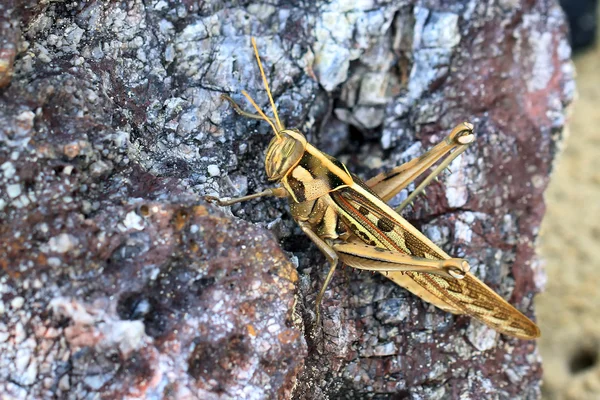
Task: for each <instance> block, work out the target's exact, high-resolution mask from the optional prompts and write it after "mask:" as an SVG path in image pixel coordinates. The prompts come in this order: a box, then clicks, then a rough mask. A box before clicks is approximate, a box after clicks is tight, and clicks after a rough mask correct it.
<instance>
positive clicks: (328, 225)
mask: <svg viewBox="0 0 600 400" xmlns="http://www.w3.org/2000/svg"><path fill="white" fill-rule="evenodd" d="M252 45H253V47H254V52H255V55H256V60H257V62H258V66H259V68H260V73H261V76H262V79H263V82H264V85H265V89H266V91H267V95H268V97H269V101H270V103H271V107H272V109H273V116H274V119H271V118H269V117H267V116H266V115H265V113H264V112H263V111H262V110H261V109H260V107H258V105H257V104H256V103H255V102H254V100H252V98H251V97H250V95H248V93H247V92H246V91H242V94H243V95H244V96H245V97H246V98H247V99H248V101H249V102H250V103H251V104H252V105H253V106H254V108H255V109H256V111H257V112H258V114H252V113H248V112H245V111H243V110H242V109H241V108H240V106H239V105H237V104H236V103H235V102H234V101H233V99H231V98H230V97H228V96H226V95H223V98H224V99H226V100H227V101H229V102H230V103H231V105H232V106H233V108H234V109H235V110H236V112H237V113H239V114H240V115H242V116H245V117H248V118H253V119H262V120H265V121H267V122H268V123H269V124H270V125H271V127H272V128H273V132H274V133H275V137H274V138H273V139H272V140H271V143H270V144H269V147H268V149H267V154H266V159H265V168H266V173H267V176H268V178H269V180H270V181H274V182H277V183H279V185H278V186H277V187H275V188H272V189H267V190H264V191H262V192H260V193H255V194H252V195H249V196H243V197H239V198H235V199H230V200H221V199H218V198H215V197H207V199H208V200H209V201H215V202H217V203H218V204H219V205H221V206H228V205H231V204H235V203H238V202H242V201H246V200H251V199H256V198H259V197H265V196H276V197H287V198H288V201H289V203H290V210H291V213H292V216H293V218H294V220H296V222H297V223H298V225H299V226H300V228H301V229H302V231H303V232H304V233H305V234H306V235H307V236H308V237H309V238H310V239H311V240H312V241H313V243H315V244H316V245H317V247H318V248H319V250H321V252H323V254H324V255H325V257H326V258H327V260H328V261H329V263H330V269H329V272H328V274H327V277H326V278H325V282H324V284H323V287H322V288H321V290H320V292H319V294H318V295H317V299H316V313H317V322H316V323H317V325H318V324H319V321H320V312H319V310H320V303H321V300H322V298H323V295H324V293H325V289H326V288H327V285H328V284H329V282H330V281H331V278H332V276H333V273H334V271H335V269H336V267H337V265H338V264H339V262H340V261H341V262H343V263H344V264H346V265H349V266H351V267H354V268H357V269H360V270H369V271H378V272H380V273H382V274H384V275H385V276H386V277H387V278H389V279H391V280H392V281H394V282H395V283H396V284H398V285H400V286H402V287H404V288H406V289H408V290H409V291H411V292H412V293H414V294H416V295H417V296H419V297H421V298H422V299H423V300H425V301H427V302H429V303H432V304H434V305H435V306H437V307H439V308H441V309H442V310H444V311H448V312H451V313H454V314H467V315H470V316H472V317H474V318H477V319H478V320H480V321H481V322H483V323H485V324H487V325H488V326H490V327H492V328H494V329H495V330H497V331H498V332H501V333H504V334H507V335H511V336H515V337H518V338H521V339H533V338H536V337H538V336H539V335H540V330H539V328H538V327H537V326H536V325H535V323H533V322H532V321H531V320H530V319H529V318H527V317H526V316H525V315H523V314H522V313H520V312H519V311H518V310H517V309H516V308H514V307H513V306H512V305H510V304H509V303H508V302H506V301H505V300H504V299H503V298H502V297H500V296H499V295H498V294H496V293H495V292H494V291H492V290H491V289H490V288H489V287H488V286H486V285H485V284H484V283H483V282H481V281H480V280H479V279H477V278H476V277H475V276H474V275H473V274H471V273H470V272H469V269H470V267H469V264H468V262H467V261H466V260H464V259H460V258H451V257H450V256H449V255H448V254H446V253H445V252H444V251H443V250H442V249H440V248H439V247H438V246H436V245H435V244H434V243H433V242H432V241H431V240H429V239H428V238H427V237H426V236H425V235H423V234H422V233H421V232H420V231H418V230H417V229H416V228H415V227H414V226H412V225H411V224H410V223H408V222H407V221H406V220H405V219H404V218H402V217H401V216H400V215H399V212H400V211H401V210H402V209H403V208H404V207H406V206H407V205H408V204H410V202H411V201H412V200H413V199H414V197H415V196H416V195H417V194H419V192H421V191H423V189H424V187H425V186H426V185H427V184H428V183H429V182H431V180H433V179H434V178H435V177H436V176H437V175H438V174H439V173H440V172H441V171H443V170H444V169H445V168H446V167H447V166H448V165H449V164H450V163H451V162H452V160H454V159H455V158H456V157H458V156H459V155H460V154H461V153H462V152H464V151H465V150H466V149H467V147H468V146H469V144H470V143H472V142H473V141H474V140H475V135H474V134H473V125H471V124H469V123H466V122H465V123H462V124H459V125H458V126H457V127H455V128H454V129H453V130H452V132H450V134H449V135H448V136H447V137H446V138H445V139H444V140H443V141H442V142H441V143H439V144H438V145H436V146H435V147H433V148H432V149H431V150H429V151H427V152H426V153H425V154H423V155H422V156H421V157H418V158H415V159H413V160H411V161H409V162H407V163H405V164H403V165H401V166H399V167H396V168H394V169H393V170H391V171H390V172H388V173H382V174H379V175H377V176H376V177H374V178H372V179H369V180H368V181H366V182H364V181H362V180H361V179H360V178H358V177H357V176H356V175H354V174H352V173H350V172H349V171H348V168H346V166H345V165H344V164H342V163H341V162H340V161H338V160H337V159H335V158H333V157H331V156H329V155H327V154H325V153H323V152H321V151H320V150H318V149H317V148H315V147H314V146H312V145H311V144H310V143H308V142H307V140H306V138H305V137H304V135H303V134H302V133H300V131H298V130H297V129H286V128H285V127H284V126H283V124H282V123H281V121H280V120H279V116H278V114H277V110H276V107H275V103H274V101H273V97H272V95H271V91H270V89H269V83H268V82H267V79H266V76H265V73H264V70H263V67H262V63H261V60H260V56H259V54H258V49H257V47H256V42H255V41H254V39H252ZM446 155H447V157H446V159H444V160H443V161H442V162H441V163H440V164H439V165H438V166H437V167H436V168H434V170H433V171H432V172H431V173H430V175H428V176H427V177H426V178H425V179H424V180H423V182H422V183H421V184H420V185H419V186H418V187H417V188H416V189H415V190H414V191H413V193H411V195H410V196H409V197H408V198H407V199H406V200H405V201H404V202H403V203H402V204H401V205H400V206H399V207H397V208H396V209H395V210H394V209H392V208H391V207H390V206H389V205H387V204H386V201H389V200H390V199H392V198H393V197H394V196H395V195H396V194H397V193H399V192H400V191H401V190H402V189H404V188H405V187H407V186H408V185H409V184H410V183H411V182H413V181H414V180H415V178H416V177H417V176H419V175H421V174H423V173H424V172H425V171H427V170H428V169H429V168H430V167H432V166H433V165H434V164H436V163H437V162H438V161H440V160H442V159H443V158H444V157H445V156H446Z"/></svg>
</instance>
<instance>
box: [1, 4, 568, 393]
mask: <svg viewBox="0 0 600 400" xmlns="http://www.w3.org/2000/svg"><path fill="white" fill-rule="evenodd" d="M15 3H16V2H14V3H13V2H8V3H7V4H4V5H0V166H1V169H2V171H1V174H0V221H2V222H3V223H2V224H0V267H1V268H2V271H3V272H4V276H3V277H2V278H1V280H0V294H1V296H2V297H1V299H0V300H1V301H0V307H2V308H1V310H3V311H2V312H3V314H2V316H3V323H5V324H6V329H4V327H2V326H0V338H1V337H2V335H3V332H6V334H8V335H9V338H8V339H6V340H4V341H1V343H0V354H1V356H0V397H11V398H17V399H19V398H26V397H27V398H49V397H56V398H63V397H97V396H100V397H103V398H123V397H130V398H135V397H137V398H149V397H152V398H195V397H199V398H207V399H212V398H240V399H262V398H265V399H266V398H269V399H270V398H292V397H293V398H297V399H320V398H362V397H377V396H379V398H392V397H399V398H415V399H416V398H445V396H448V395H449V393H452V396H455V397H465V398H467V397H468V398H490V397H491V398H493V397H500V398H511V399H530V398H535V397H539V384H540V378H541V368H540V361H539V357H538V356H537V353H536V351H537V350H536V345H535V343H533V342H525V341H519V340H516V339H510V338H506V337H503V336H499V338H497V340H496V338H491V336H492V335H490V334H489V333H488V332H486V331H482V330H481V329H480V328H478V327H471V320H470V319H469V318H468V317H455V316H452V315H450V314H447V313H444V312H442V311H440V310H437V309H435V308H433V307H431V306H429V305H427V304H425V303H423V302H422V301H421V300H419V299H417V298H416V297H414V296H412V295H410V294H408V293H407V292H406V291H404V290H403V289H401V288H398V287H396V286H394V285H393V284H392V283H391V282H388V281H387V280H386V279H385V278H384V277H383V276H379V275H374V276H371V275H370V274H362V275H359V274H357V273H354V272H353V271H349V270H345V271H341V272H338V273H337V275H336V276H335V277H334V280H333V282H332V284H331V285H330V287H329V289H328V291H327V293H326V297H325V299H324V303H323V330H322V331H320V330H314V329H313V327H312V323H313V321H314V312H313V308H314V298H315V296H316V293H317V292H318V290H319V288H320V286H319V285H320V284H321V282H322V281H323V279H324V276H325V273H326V271H327V266H326V263H325V261H324V258H323V257H322V256H321V254H320V253H319V252H318V251H317V250H316V249H315V248H314V246H312V245H311V244H310V242H309V241H308V239H307V238H306V237H305V236H304V235H302V234H301V232H300V230H299V229H298V228H297V226H295V225H294V223H293V221H292V220H291V217H290V215H289V213H288V210H287V206H286V204H285V201H283V200H281V199H265V200H262V201H254V202H249V203H245V204H239V205H235V206H233V207H232V208H231V211H232V212H233V213H234V214H235V215H236V217H234V216H232V215H231V214H230V213H229V212H225V211H223V210H219V209H218V208H217V207H213V206H208V205H206V204H204V203H202V202H201V200H200V198H201V197H200V196H201V195H206V194H219V195H221V196H237V195H239V194H240V192H241V193H245V192H246V191H247V192H248V193H254V192H257V191H260V190H263V189H264V188H266V187H268V186H269V182H268V180H267V179H266V176H265V172H264V165H263V162H264V161H263V160H264V157H263V153H264V151H265V150H266V147H267V145H268V143H269V141H270V139H271V136H272V133H271V131H270V127H269V126H268V124H266V123H264V122H258V121H252V120H247V119H244V118H241V117H239V116H237V115H235V113H234V112H232V110H231V108H230V107H229V106H228V105H227V104H226V103H225V102H224V101H223V100H222V99H221V98H220V95H221V94H222V93H228V94H230V95H231V96H233V97H234V99H235V100H236V101H239V102H240V104H242V105H243V107H244V108H245V109H247V110H251V108H250V107H249V106H248V105H247V103H246V102H245V101H244V102H242V100H243V97H242V96H241V90H246V91H247V92H249V93H250V94H251V96H252V97H253V98H254V99H255V100H256V102H257V103H258V104H259V105H260V106H261V107H263V108H264V109H265V111H267V110H268V109H269V107H268V99H267V96H266V94H265V92H264V89H263V83H262V80H261V78H260V76H259V74H258V69H257V67H256V66H255V61H254V54H253V51H252V49H251V47H250V43H249V35H255V36H257V43H258V47H259V51H260V53H261V56H262V58H263V62H264V64H265V71H266V73H267V76H268V79H269V83H270V85H271V89H272V90H273V94H274V97H275V99H276V103H277V106H278V110H279V112H280V117H281V120H282V121H283V122H284V124H285V125H286V126H288V127H294V126H296V127H298V128H299V129H301V130H302V131H303V132H306V133H307V136H308V138H309V140H310V141H311V142H312V143H314V144H315V145H316V146H318V147H320V146H321V145H324V146H325V147H326V148H327V149H328V150H330V151H332V152H333V153H334V154H333V155H335V156H336V157H339V158H340V159H342V160H344V161H345V162H346V163H347V164H348V166H349V168H350V169H351V170H352V171H353V172H356V173H360V174H363V175H364V176H365V177H368V176H372V175H374V174H376V173H377V172H379V171H381V170H382V169H384V168H385V169H387V168H391V167H393V166H395V165H398V164H399V163H400V162H403V161H407V160H408V159H409V158H411V157H414V156H418V155H419V154H421V152H422V151H424V150H425V149H427V148H429V147H431V146H432V145H433V144H434V143H435V142H437V141H439V140H441V139H442V138H443V137H444V135H445V134H446V133H447V132H448V130H449V129H450V128H451V127H452V126H454V125H455V124H457V123H459V122H462V121H463V120H469V121H470V122H473V123H474V124H475V126H476V132H477V135H478V139H477V142H476V144H475V145H473V146H472V148H471V149H469V150H468V151H467V152H466V153H465V154H464V156H462V157H461V158H460V159H458V160H456V162H455V163H453V168H454V169H455V170H454V171H453V173H452V174H449V175H446V176H443V177H442V178H441V181H440V183H434V184H432V185H431V187H430V188H429V190H428V196H427V197H426V198H423V197H421V198H419V199H417V201H416V202H415V205H414V208H412V209H410V210H408V211H407V217H408V218H409V219H410V220H411V221H413V222H414V223H415V225H416V226H417V227H418V228H421V229H422V230H423V231H425V232H430V233H431V234H432V235H433V236H435V239H436V241H437V242H438V243H439V244H440V245H442V246H443V247H444V248H445V249H446V250H447V251H448V252H449V253H450V254H452V255H456V256H460V257H466V258H467V259H468V260H469V261H470V262H471V264H472V265H473V266H474V271H475V273H476V274H477V275H478V276H479V277H481V278H482V279H485V281H486V282H487V283H488V284H489V285H490V286H492V287H493V288H494V289H495V290H497V291H498V292H499V293H500V294H501V295H503V296H504V297H506V298H509V299H510V300H511V302H512V303H513V304H515V305H516V306H517V307H518V308H520V309H522V310H524V311H525V312H527V313H528V314H529V315H532V309H531V307H532V303H531V299H532V296H533V294H534V293H535V292H537V291H539V290H540V289H541V286H542V282H541V281H540V279H541V278H539V277H540V276H541V275H540V274H535V273H534V271H533V269H532V265H534V264H535V251H534V242H535V238H536V235H537V232H538V227H539V223H540V219H541V217H542V215H543V211H544V204H543V198H542V194H543V191H544V189H545V187H546V185H547V181H548V176H549V174H550V171H551V165H552V161H553V157H554V155H555V154H556V152H557V151H558V150H557V149H558V144H559V142H560V138H561V137H562V134H563V127H564V112H565V108H566V107H567V105H568V104H569V102H570V101H571V99H572V96H573V90H574V87H573V77H572V73H573V71H572V68H571V64H570V61H569V56H570V54H569V47H568V43H567V41H566V38H565V29H564V28H565V25H564V20H563V17H562V14H561V12H560V9H559V8H558V7H557V6H556V5H555V4H554V2H551V1H549V0H538V1H534V2H529V3H527V4H516V3H510V2H501V3H499V4H498V3H497V2H492V1H484V2H478V1H470V2H466V3H465V2H462V3H456V4H447V3H444V4H438V3H435V2H434V3H427V6H425V5H423V4H421V3H418V4H417V2H414V1H408V0H406V1H395V2H393V1H385V0H384V1H363V2H360V3H359V4H354V3H353V2H347V1H332V2H322V3H320V4H315V5H309V6H306V7H304V6H303V7H296V6H293V5H290V4H288V3H286V4H281V5H278V6H275V5H249V6H247V7H244V6H240V5H239V4H238V3H237V2H231V3H229V2H228V3H222V2H219V1H208V2H203V3H190V2H179V1H173V2H164V1H157V2H154V3H148V2H142V1H138V0H134V1H132V2H125V3H123V2H120V3H118V2H117V3H114V2H113V3H107V2H99V1H94V0H91V1H88V2H83V3H81V2H75V3H63V2H40V3H36V2H34V1H33V0H28V1H27V2H26V4H19V5H18V6H17V5H16V4H15ZM11 52H12V53H11ZM13 53H14V54H13ZM268 112H269V111H268ZM329 117H331V119H330V118H329ZM401 196H406V193H401ZM392 202H398V199H394V200H392ZM244 220H245V221H244ZM252 222H255V223H257V224H256V225H253V224H252ZM261 226H263V227H267V226H270V227H272V228H273V230H274V233H275V234H276V235H277V236H278V239H281V241H282V243H283V247H284V249H285V250H287V251H289V252H290V255H291V254H292V253H293V258H292V259H294V260H297V262H296V264H297V267H298V271H299V274H300V276H298V275H297V272H296V270H295V269H294V268H293V266H292V264H291V263H290V262H289V261H288V257H286V256H285V255H284V253H283V252H282V251H281V249H280V247H279V245H278V244H277V241H276V240H275V238H274V236H273V234H272V233H269V232H267V231H266V230H265V229H264V228H261ZM16 298H20V299H24V302H23V303H22V304H21V300H14V301H13V299H16ZM14 304H18V305H19V307H14V306H13V305H14ZM393 313H396V314H393ZM304 332H306V333H307V334H306V336H305V335H304V334H303V333H304ZM311 332H312V333H314V334H313V335H311V334H310V333H311ZM319 332H321V333H322V334H320V333H319ZM16 360H18V367H19V368H16V364H15V363H16ZM503 371H510V373H505V372H503ZM17 377H18V378H19V379H17Z"/></svg>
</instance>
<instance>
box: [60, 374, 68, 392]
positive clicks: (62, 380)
mask: <svg viewBox="0 0 600 400" xmlns="http://www.w3.org/2000/svg"><path fill="white" fill-rule="evenodd" d="M58 388H59V389H60V390H62V391H63V392H66V391H67V390H69V389H70V388H71V384H70V383H69V375H63V377H62V378H60V380H59V381H58Z"/></svg>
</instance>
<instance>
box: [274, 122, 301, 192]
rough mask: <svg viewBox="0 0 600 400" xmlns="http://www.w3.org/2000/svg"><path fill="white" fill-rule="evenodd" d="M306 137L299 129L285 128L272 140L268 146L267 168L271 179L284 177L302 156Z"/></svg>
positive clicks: (275, 179)
mask: <svg viewBox="0 0 600 400" xmlns="http://www.w3.org/2000/svg"><path fill="white" fill-rule="evenodd" d="M306 144H307V141H306V138H305V137H304V135H303V134H302V133H300V131H298V130H297V129H283V130H281V131H279V132H278V134H277V136H275V137H274V138H273V140H271V143H270V144H269V147H268V148H267V156H266V158H265V169H266V171H267V176H268V178H269V180H270V181H278V180H281V178H283V177H284V176H285V175H286V174H287V173H288V171H290V170H291V169H292V168H293V167H294V166H295V165H296V164H298V162H300V159H301V158H302V156H303V154H304V150H305V149H306Z"/></svg>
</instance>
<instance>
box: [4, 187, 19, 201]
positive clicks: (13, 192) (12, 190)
mask: <svg viewBox="0 0 600 400" xmlns="http://www.w3.org/2000/svg"><path fill="white" fill-rule="evenodd" d="M6 193H8V197H10V198H11V199H14V198H15V197H19V196H20V195H21V185H20V184H18V183H14V184H12V185H7V186H6Z"/></svg>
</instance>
